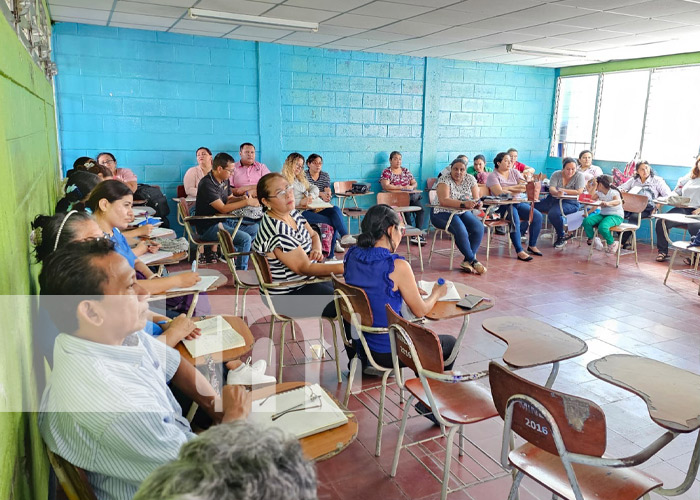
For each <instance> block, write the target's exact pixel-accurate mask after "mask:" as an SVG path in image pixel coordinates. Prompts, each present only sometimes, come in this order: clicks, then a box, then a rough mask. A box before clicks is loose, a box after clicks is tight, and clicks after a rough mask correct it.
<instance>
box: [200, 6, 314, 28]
mask: <svg viewBox="0 0 700 500" xmlns="http://www.w3.org/2000/svg"><path fill="white" fill-rule="evenodd" d="M188 12H189V16H190V19H197V20H201V21H217V22H222V21H223V22H225V23H231V24H238V25H240V26H256V27H258V28H274V29H286V30H292V31H313V32H316V31H318V23H309V22H306V21H293V20H291V19H278V18H274V17H262V16H248V15H246V14H233V13H231V12H220V11H216V10H207V9H196V8H191V9H188Z"/></svg>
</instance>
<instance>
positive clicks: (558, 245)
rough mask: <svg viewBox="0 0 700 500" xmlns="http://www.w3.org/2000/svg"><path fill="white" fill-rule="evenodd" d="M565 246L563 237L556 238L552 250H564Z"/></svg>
mask: <svg viewBox="0 0 700 500" xmlns="http://www.w3.org/2000/svg"><path fill="white" fill-rule="evenodd" d="M564 246H566V240H565V239H564V238H563V237H561V236H560V237H559V238H557V241H555V242H554V248H564Z"/></svg>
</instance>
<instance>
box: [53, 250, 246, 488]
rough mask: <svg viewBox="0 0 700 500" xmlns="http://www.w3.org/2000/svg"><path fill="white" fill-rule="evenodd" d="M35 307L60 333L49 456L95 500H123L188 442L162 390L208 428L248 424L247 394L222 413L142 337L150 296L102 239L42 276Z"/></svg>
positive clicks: (235, 390) (195, 378) (159, 347)
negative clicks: (80, 473)
mask: <svg viewBox="0 0 700 500" xmlns="http://www.w3.org/2000/svg"><path fill="white" fill-rule="evenodd" d="M39 283H40V286H41V295H42V305H43V306H44V307H46V309H47V310H48V311H49V314H50V315H51V319H52V320H53V321H54V323H55V324H56V326H57V327H58V329H59V330H60V331H62V332H67V333H61V334H60V335H59V336H58V337H57V339H56V344H55V347H54V366H53V371H52V374H51V379H50V381H49V384H48V385H47V387H46V390H45V391H44V395H43V397H42V401H41V408H40V411H41V413H40V416H39V427H40V430H41V434H42V437H43V438H44V441H45V442H46V444H47V446H48V447H49V448H50V449H51V451H53V452H54V453H56V454H57V455H59V456H61V457H63V458H64V459H66V460H67V461H69V462H70V463H72V464H74V465H76V466H78V467H80V468H82V469H84V470H85V471H86V473H87V477H88V480H89V481H90V484H91V485H92V487H93V489H94V491H95V494H96V495H97V498H98V499H100V500H106V499H109V500H112V499H114V500H129V499H131V498H132V497H133V496H134V494H135V493H136V490H137V489H138V487H139V485H140V483H141V482H142V481H143V480H144V479H145V478H146V477H147V476H148V475H149V474H150V473H151V472H152V471H154V470H155V469H156V468H158V467H159V466H161V465H163V464H165V463H166V462H168V461H170V460H173V459H175V458H176V457H177V455H178V452H179V450H180V447H181V446H182V445H183V444H184V443H185V442H187V441H189V440H190V439H193V438H194V437H195V435H194V434H193V433H192V430H191V428H190V425H189V423H188V422H187V420H186V419H185V418H183V416H182V410H181V408H180V405H179V404H178V403H177V401H176V400H175V398H174V397H173V394H172V392H171V391H170V388H169V387H168V383H172V384H174V385H175V386H177V387H178V388H179V389H180V390H181V391H182V392H183V393H184V394H185V395H187V396H188V397H190V398H192V400H193V401H195V402H196V403H198V404H199V406H200V407H201V408H202V409H204V411H206V412H207V413H208V414H209V415H210V416H211V417H212V418H213V419H214V421H215V422H228V421H232V420H237V419H242V418H245V417H246V416H247V414H248V412H249V411H250V405H251V401H250V394H249V393H248V392H246V391H245V390H244V389H243V388H242V387H240V386H227V387H226V388H225V389H224V391H226V392H225V397H224V398H223V404H222V402H221V399H220V398H219V397H218V396H217V395H216V393H215V391H214V389H213V388H212V386H211V384H210V383H209V382H208V381H207V380H206V379H205V378H204V376H203V375H202V374H201V373H199V372H198V371H197V370H196V369H195V368H194V366H193V365H191V364H190V363H188V362H183V361H182V360H181V359H180V355H179V353H178V352H177V351H176V350H174V349H172V348H171V347H168V346H166V345H165V344H163V343H162V342H158V341H156V340H154V339H153V338H152V337H151V336H149V335H148V334H146V333H144V332H143V331H142V329H143V327H144V326H145V321H146V313H147V310H148V304H147V301H146V299H147V298H148V294H147V293H146V292H145V291H144V290H143V289H142V288H141V287H140V286H139V284H138V282H137V281H136V275H135V273H134V270H133V268H132V267H131V266H129V264H128V262H127V261H126V259H124V258H123V257H122V256H120V255H119V254H118V253H116V252H115V251H114V248H113V244H112V243H111V242H110V241H108V240H105V239H98V240H88V241H84V242H79V243H72V244H69V245H66V246H65V247H63V248H62V249H59V250H58V251H56V252H54V253H53V254H52V255H50V256H49V257H48V259H46V261H45V262H44V266H43V268H42V271H41V274H40V276H39Z"/></svg>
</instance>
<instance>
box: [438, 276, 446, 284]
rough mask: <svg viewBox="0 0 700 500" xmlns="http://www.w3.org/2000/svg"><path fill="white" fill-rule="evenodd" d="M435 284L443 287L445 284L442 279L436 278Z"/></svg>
mask: <svg viewBox="0 0 700 500" xmlns="http://www.w3.org/2000/svg"><path fill="white" fill-rule="evenodd" d="M437 284H438V285H444V284H445V280H444V279H442V278H438V279H437Z"/></svg>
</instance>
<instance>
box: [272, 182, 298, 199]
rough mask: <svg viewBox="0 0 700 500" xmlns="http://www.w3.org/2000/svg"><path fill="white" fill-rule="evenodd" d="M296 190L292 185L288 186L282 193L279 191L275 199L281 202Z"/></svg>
mask: <svg viewBox="0 0 700 500" xmlns="http://www.w3.org/2000/svg"><path fill="white" fill-rule="evenodd" d="M293 189H294V186H292V185H291V184H290V185H289V186H287V188H286V189H282V190H280V191H277V194H275V198H279V199H280V200H283V199H285V198H286V197H287V195H288V194H289V193H290V192H291V191H292V190H293Z"/></svg>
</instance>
